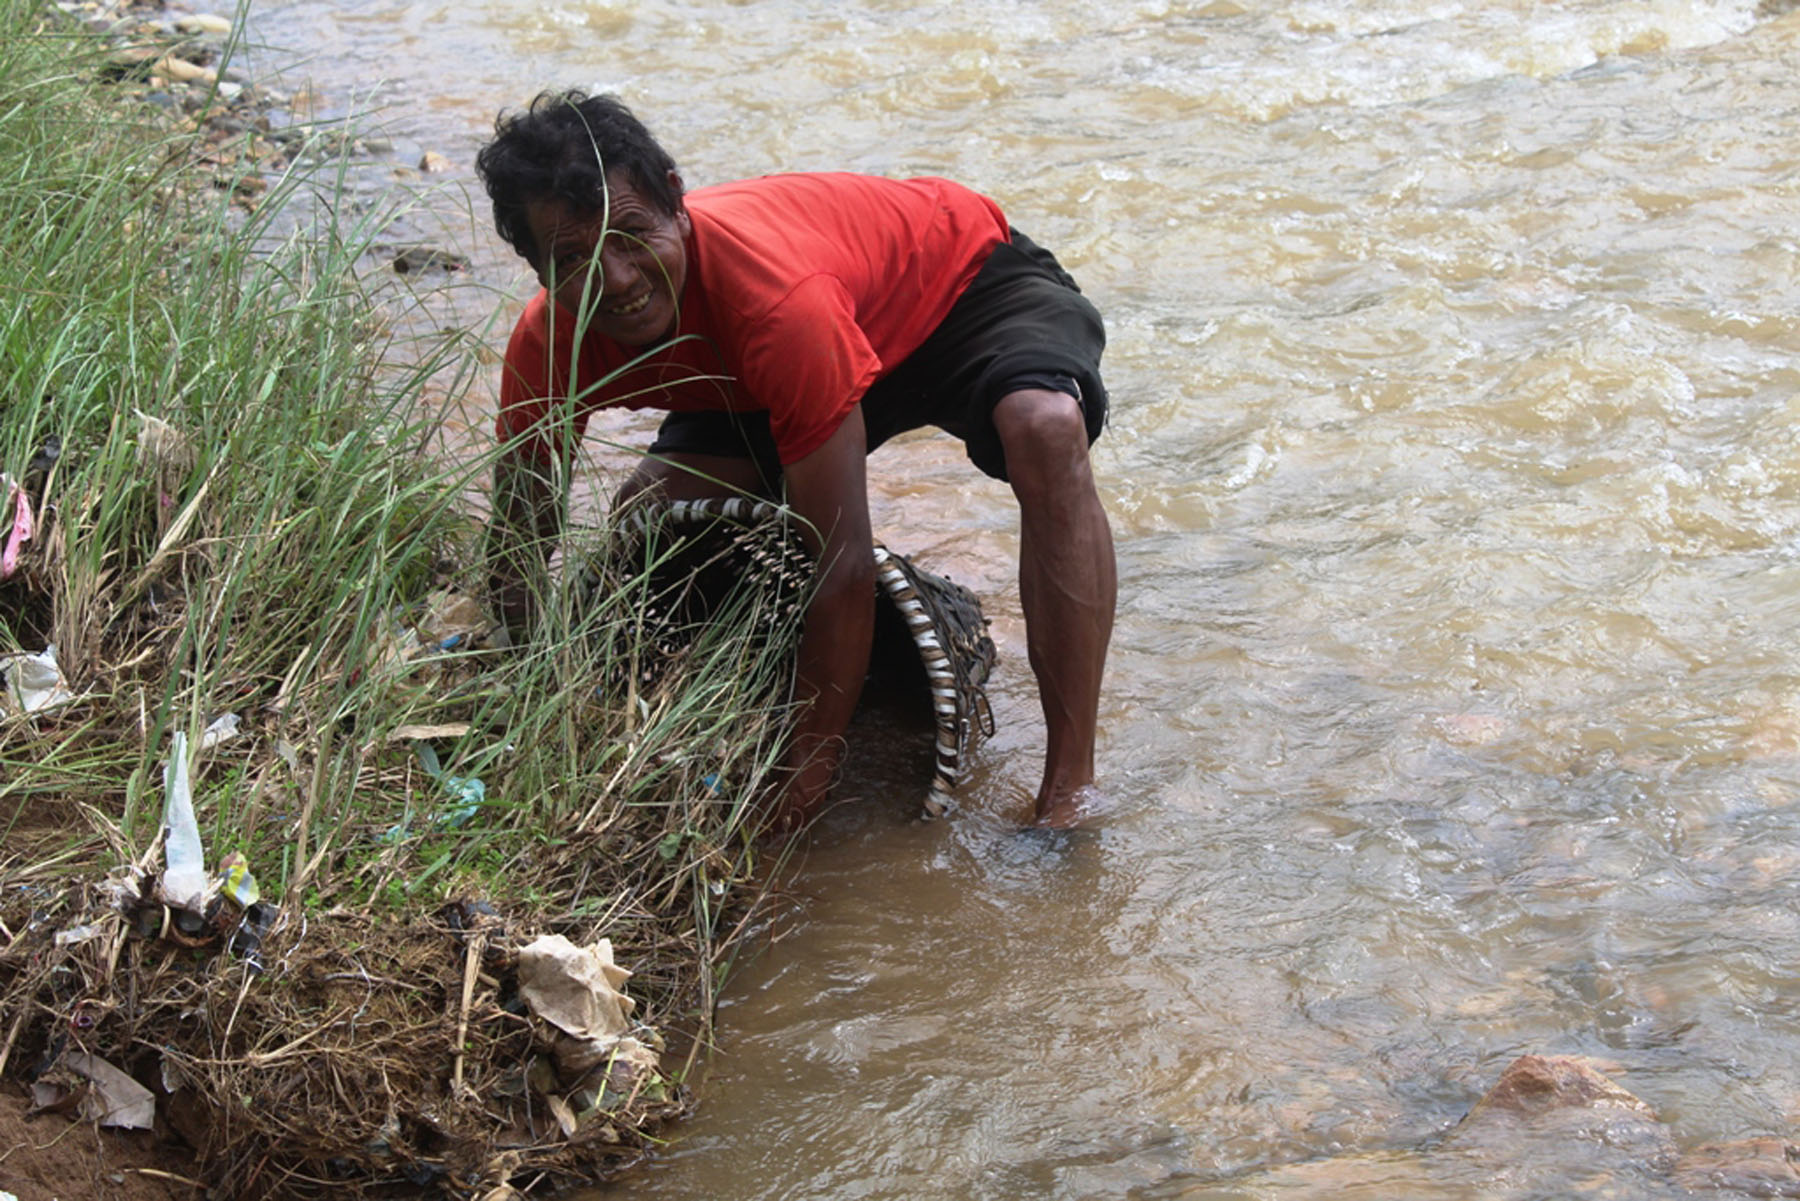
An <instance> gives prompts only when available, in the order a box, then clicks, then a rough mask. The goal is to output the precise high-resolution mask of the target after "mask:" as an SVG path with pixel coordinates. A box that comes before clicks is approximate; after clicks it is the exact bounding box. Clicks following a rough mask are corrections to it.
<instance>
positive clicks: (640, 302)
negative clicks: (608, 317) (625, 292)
mask: <svg viewBox="0 0 1800 1201" xmlns="http://www.w3.org/2000/svg"><path fill="white" fill-rule="evenodd" d="M649 303H650V293H648V292H646V293H644V294H643V295H642V296H640V297H638V298H637V299H636V300H628V301H626V302H625V303H624V304H620V305H614V306H613V307H612V308H609V309H607V310H606V311H607V312H609V313H612V314H614V315H615V316H619V317H623V316H626V315H627V314H630V313H635V312H637V311H638V310H639V309H641V308H643V307H644V306H645V305H647V304H649Z"/></svg>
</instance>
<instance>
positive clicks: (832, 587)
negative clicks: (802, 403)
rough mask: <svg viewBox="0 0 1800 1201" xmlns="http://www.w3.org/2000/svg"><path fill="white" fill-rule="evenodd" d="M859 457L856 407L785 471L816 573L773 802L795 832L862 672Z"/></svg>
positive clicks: (808, 811)
mask: <svg viewBox="0 0 1800 1201" xmlns="http://www.w3.org/2000/svg"><path fill="white" fill-rule="evenodd" d="M867 454H868V434H867V431H866V430H865V428H864V426H863V416H862V407H861V406H860V405H859V406H857V407H856V408H853V409H851V410H850V415H849V416H848V417H846V418H845V419H844V423H843V424H842V425H840V426H838V428H837V432H836V433H834V434H832V435H831V437H830V438H828V439H826V440H825V443H824V444H823V445H822V446H820V447H819V449H817V450H815V451H813V452H812V453H811V454H809V455H807V456H806V457H805V458H804V459H801V460H799V461H798V462H796V463H791V464H789V465H788V466H787V468H786V470H785V475H786V476H787V499H788V504H789V506H790V507H792V508H793V510H794V512H795V513H797V514H799V515H800V516H801V517H803V518H805V519H806V520H807V522H809V523H810V524H811V526H812V529H811V530H810V531H809V532H808V533H807V543H808V549H809V550H812V551H813V552H814V554H815V555H816V557H817V562H818V564H819V574H818V578H817V580H816V581H815V587H814V592H813V598H812V603H811V604H809V605H808V606H807V609H806V628H805V630H804V632H803V633H802V634H801V637H800V654H799V663H798V667H797V671H796V688H795V691H796V694H797V695H796V699H797V700H798V701H799V704H800V713H799V717H798V720H797V721H796V722H795V725H794V733H793V739H792V741H791V742H790V743H789V744H788V752H787V757H786V763H785V767H786V769H787V771H788V772H789V773H790V774H789V777H788V781H787V784H786V787H785V788H783V790H782V793H781V796H780V798H779V800H778V801H777V803H776V816H775V821H776V824H777V826H778V827H780V828H787V829H796V828H798V827H799V826H800V825H803V824H804V823H805V821H806V820H807V818H809V817H810V816H811V815H812V814H813V813H814V811H816V810H817V809H818V807H819V806H820V805H821V804H823V803H824V801H825V796H826V794H827V792H828V791H829V790H830V788H831V783H832V780H833V779H834V778H835V777H836V775H837V769H838V764H839V761H840V760H841V758H842V755H843V743H844V731H845V729H846V728H848V726H849V725H850V717H851V714H853V713H854V712H855V710H856V701H857V698H858V697H859V696H860V695H861V693H862V685H863V677H864V676H865V675H866V674H867V673H868V669H869V644H870V642H871V640H872V639H873V637H874V632H875V557H874V537H873V535H872V534H871V533H870V532H869V496H868V485H867V482H866V478H865V475H864V460H865V458H866V456H867Z"/></svg>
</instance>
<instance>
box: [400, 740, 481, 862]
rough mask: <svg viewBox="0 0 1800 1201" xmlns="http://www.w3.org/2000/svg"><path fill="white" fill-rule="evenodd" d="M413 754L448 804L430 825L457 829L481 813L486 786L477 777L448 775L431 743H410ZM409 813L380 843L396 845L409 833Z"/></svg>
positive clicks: (410, 824) (410, 822)
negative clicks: (447, 800)
mask: <svg viewBox="0 0 1800 1201" xmlns="http://www.w3.org/2000/svg"><path fill="white" fill-rule="evenodd" d="M413 753H414V754H416V755H417V756H418V757H419V766H421V767H423V768H424V769H425V774H426V775H428V776H430V777H431V778H432V779H434V780H436V781H437V782H438V787H439V789H440V790H441V791H442V792H443V794H444V796H445V797H447V798H448V799H449V801H450V802H451V803H450V804H449V805H448V806H447V807H445V808H444V809H443V810H441V811H440V812H439V813H438V815H437V817H435V818H434V819H432V823H431V824H432V825H433V826H435V827H437V828H438V829H440V830H460V829H462V828H463V827H464V826H466V825H468V824H469V819H470V818H472V817H474V816H475V815H476V814H477V813H478V812H480V810H481V806H482V803H483V802H484V801H486V800H487V785H486V784H483V783H482V782H481V779H480V777H478V776H448V775H445V774H444V769H443V766H442V765H441V764H440V763H439V762H438V757H437V752H436V751H434V750H432V749H431V744H430V743H428V742H423V741H416V742H414V743H413ZM412 819H413V815H412V810H410V809H408V810H407V813H406V816H405V817H404V818H402V819H401V820H400V824H399V825H395V826H389V827H388V828H387V830H386V831H385V832H384V833H383V834H382V835H381V841H382V842H398V841H399V840H400V839H402V838H405V837H406V836H407V835H408V834H410V833H411V832H412Z"/></svg>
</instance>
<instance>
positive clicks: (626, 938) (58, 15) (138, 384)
mask: <svg viewBox="0 0 1800 1201" xmlns="http://www.w3.org/2000/svg"><path fill="white" fill-rule="evenodd" d="M203 17H204V15H203V14H189V15H187V16H186V17H176V16H170V15H165V14H160V13H152V14H135V15H134V14H133V13H131V12H130V11H129V10H127V11H124V12H120V11H105V12H102V11H100V10H94V11H89V12H82V13H75V14H71V13H69V12H62V11H50V10H46V9H44V8H43V7H41V6H40V5H38V4H35V3H26V2H23V0H0V77H4V78H5V79H6V80H7V81H8V85H7V86H8V88H9V91H10V92H11V94H12V100H11V101H10V103H9V104H8V106H6V107H5V109H4V111H3V113H0V164H4V165H3V166H0V241H3V243H4V251H5V253H4V254H0V294H3V295H4V296H5V297H6V299H5V301H4V302H0V396H4V397H5V403H6V408H7V415H8V420H7V421H6V423H5V425H4V428H3V429H0V472H3V473H4V475H3V476H0V493H3V494H4V495H3V497H0V499H3V500H4V504H5V514H6V518H7V522H6V531H7V532H6V536H5V557H4V562H3V563H0V572H3V573H4V578H0V623H3V624H0V663H3V664H4V670H5V674H6V687H5V689H4V690H3V692H0V821H4V823H5V825H4V829H5V837H4V843H3V847H4V849H3V851H0V1079H4V1081H5V1084H4V1087H5V1088H6V1089H7V1090H8V1091H9V1093H10V1094H11V1095H13V1096H15V1097H18V1098H21V1099H23V1100H24V1101H26V1102H27V1103H28V1104H29V1106H30V1109H31V1111H32V1112H33V1114H34V1115H35V1116H33V1117H32V1118H31V1119H30V1121H29V1122H27V1123H26V1125H25V1127H24V1130H23V1132H22V1133H23V1137H24V1138H25V1139H28V1140H30V1142H31V1144H32V1145H33V1146H37V1145H43V1146H50V1145H55V1144H59V1143H62V1144H63V1145H74V1144H69V1143H66V1142H65V1140H67V1139H69V1138H71V1137H86V1135H85V1134H82V1135H74V1134H72V1133H71V1123H74V1124H75V1125H82V1124H90V1123H98V1124H99V1125H100V1126H101V1127H118V1128H123V1129H138V1130H143V1131H147V1132H148V1133H147V1134H140V1135H138V1136H137V1137H138V1138H139V1139H141V1140H149V1141H151V1142H152V1143H155V1144H158V1145H160V1146H161V1147H162V1149H163V1150H164V1151H169V1150H170V1149H174V1150H175V1153H177V1154H179V1155H182V1156H184V1157H185V1162H186V1164H187V1165H188V1168H187V1171H186V1172H185V1173H177V1174H185V1175H189V1176H191V1177H192V1178H194V1179H198V1180H202V1181H204V1182H205V1183H206V1184H207V1185H208V1186H209V1187H211V1188H213V1189H214V1190H215V1192H216V1195H227V1196H234V1197H252V1196H304V1195H316V1196H331V1197H344V1196H354V1195H358V1194H360V1193H363V1192H366V1191H369V1190H372V1189H384V1188H392V1187H396V1186H405V1187H410V1188H415V1189H417V1188H425V1189H429V1190H437V1191H441V1192H444V1193H453V1194H456V1195H473V1196H491V1197H503V1196H505V1195H507V1194H508V1192H509V1190H510V1189H511V1188H513V1187H515V1186H517V1187H520V1188H527V1187H530V1186H533V1185H548V1184H556V1183H572V1182H579V1181H586V1180H592V1179H595V1178H597V1177H600V1176H604V1175H605V1174H606V1173H608V1172H611V1171H615V1170H617V1169H618V1168H619V1167H620V1166H622V1165H624V1164H628V1163H630V1162H632V1161H633V1160H635V1159H636V1158H637V1157H639V1156H641V1155H642V1154H643V1153H644V1152H645V1150H646V1148H648V1147H649V1146H651V1145H653V1143H654V1140H655V1139H656V1137H657V1132H658V1130H659V1129H660V1127H661V1125H662V1124H663V1123H664V1122H666V1121H667V1120H668V1119H669V1118H671V1117H673V1116H675V1115H677V1114H679V1113H681V1112H683V1111H684V1110H685V1109H686V1108H687V1107H688V1106H689V1105H690V1104H691V1100H692V1099H691V1097H690V1095H689V1093H688V1092H687V1090H686V1088H685V1080H686V1077H687V1074H688V1072H689V1070H690V1068H691V1066H692V1063H693V1061H694V1057H695V1055H697V1054H698V1053H699V1051H700V1049H702V1048H703V1047H704V1046H705V1044H706V1041H707V1038H708V1035H709V1027H710V1020H711V1013H712V1008H713V990H714V989H715V988H716V986H717V983H718V981H719V979H720V977H721V975H722V973H723V971H724V968H725V965H726V964H727V962H728V961H729V958H730V956H731V954H732V952H733V950H734V948H735V946H736V940H737V939H739V938H740V937H741V935H742V932H743V930H744V929H745V928H746V918H747V916H748V915H749V914H750V913H751V912H752V910H753V908H754V902H755V897H756V892H755V889H756V887H757V886H756V884H755V881H756V880H757V879H758V878H759V870H758V869H759V866H763V865H759V862H758V859H759V851H758V846H757V843H756V841H755V838H754V835H755V832H756V831H755V827H754V822H753V809H752V806H751V805H750V803H749V802H750V799H751V798H753V797H754V796H756V795H757V794H758V792H759V790H760V788H761V784H762V780H763V777H764V775H765V774H766V772H767V771H768V770H769V769H770V766H771V763H772V762H773V759H774V756H775V753H776V741H777V740H776V738H775V735H774V731H775V730H777V729H778V726H777V724H776V721H775V719H776V718H777V717H778V713H777V711H776V708H775V706H774V705H773V704H772V702H771V699H770V698H771V697H772V696H774V695H776V694H777V692H778V689H777V688H776V686H775V683H776V681H778V680H779V678H780V676H781V667H780V664H781V663H782V661H783V657H784V654H785V647H784V646H783V645H782V643H781V639H780V638H776V639H773V640H770V639H766V638H765V639H758V640H754V641H751V640H747V639H746V638H744V637H741V636H738V635H734V634H733V633H731V632H730V630H728V629H723V628H720V629H715V631H714V632H713V634H712V635H711V636H709V637H705V638H702V639H701V640H700V641H697V642H695V643H693V644H692V645H690V646H688V647H687V648H686V649H685V650H684V651H682V652H681V653H680V654H679V655H677V656H675V657H673V658H672V659H670V660H669V661H667V662H663V663H661V664H660V668H661V669H660V670H659V671H658V672H657V673H655V674H654V677H653V678H647V677H646V675H645V673H644V672H643V671H642V670H641V667H642V662H643V661H644V660H646V659H647V658H648V657H649V655H650V654H651V651H650V649H649V643H648V642H647V641H646V639H647V638H648V637H650V636H651V635H650V634H649V633H647V632H646V631H645V630H644V629H643V628H642V622H641V618H640V615H639V613H640V606H639V605H638V601H639V600H641V598H640V597H638V596H636V595H635V594H633V593H632V592H630V591H629V590H628V589H622V590H620V591H619V592H617V593H616V594H615V595H613V596H610V597H608V598H605V599H601V600H593V601H590V602H588V603H585V604H579V605H578V604H577V603H576V600H575V598H574V596H573V591H574V590H573V589H570V590H568V593H566V594H565V593H564V592H562V591H559V592H558V593H557V594H556V595H553V596H550V597H546V598H545V600H546V604H545V606H544V608H545V610H546V612H547V613H548V614H549V616H548V617H547V618H546V621H547V626H546V629H545V636H544V637H543V638H541V639H538V640H536V641H534V643H533V645H532V647H531V648H530V649H516V648H506V647H504V646H502V645H500V643H501V642H503V640H502V639H499V638H497V637H496V636H495V635H494V631H493V626H492V622H491V620H490V618H489V617H488V615H487V613H486V612H485V611H484V609H483V607H482V605H481V603H480V596H481V591H482V587H481V580H480V574H481V573H480V571H479V568H478V565H477V563H476V546H477V542H478V536H479V514H478V513H476V512H473V511H471V509H470V507H469V504H468V501H467V498H468V497H469V496H470V495H476V494H479V493H480V492H481V491H482V490H483V481H484V480H485V478H486V475H487V472H488V470H489V468H490V462H489V460H488V458H487V457H486V456H484V455H482V454H479V453H476V454H473V455H470V454H465V455H464V456H463V457H462V458H460V459H458V460H456V461H450V460H447V459H445V458H442V457H440V456H439V455H438V454H437V453H436V451H435V449H434V448H436V447H437V446H438V445H439V439H438V438H437V437H436V433H437V428H438V424H439V421H440V418H441V415H442V413H443V412H444V411H445V407H446V406H447V405H448V404H449V403H450V402H451V401H452V400H454V398H455V397H454V395H452V396H451V397H450V398H449V399H446V396H445V389H446V384H445V380H446V379H448V380H451V381H453V382H452V384H451V385H450V386H449V390H450V391H451V393H454V392H455V383H454V381H457V380H460V379H462V378H464V377H463V376H462V375H461V372H462V370H463V369H464V368H465V367H466V365H467V364H469V363H471V362H473V358H474V356H472V355H471V354H470V353H469V339H468V338H467V337H466V335H464V334H462V333H461V332H460V331H456V330H450V331H433V333H432V334H431V335H429V336H419V335H413V334H406V335H400V334H396V333H395V332H394V331H395V330H396V329H399V328H402V326H403V323H398V322H395V321H393V320H391V319H390V318H391V314H390V313H389V312H387V311H386V310H385V309H384V307H383V304H382V302H381V300H380V298H379V289H378V288H377V287H376V286H375V285H376V282H377V277H376V276H372V275H371V274H370V264H371V263H374V264H375V265H376V266H375V270H376V271H378V272H387V271H391V270H393V269H394V268H393V266H392V256H389V255H385V254H377V253H375V250H376V248H377V247H379V246H380V245H381V240H382V239H383V237H384V236H385V232H384V231H385V230H386V229H387V228H388V224H389V223H388V222H387V221H386V220H385V219H384V213H383V212H382V211H370V210H369V209H368V208H367V207H366V206H363V205H351V204H336V203H334V198H339V197H341V196H342V189H343V188H344V186H345V180H346V178H347V171H348V168H347V163H348V162H349V161H350V159H351V157H354V156H357V155H366V154H367V153H369V150H370V148H369V147H368V146H367V145H366V144H364V143H361V142H359V141H358V139H356V138H355V137H354V136H353V135H347V132H346V130H345V129H343V128H341V127H338V128H323V129H316V128H310V127H308V126H306V125H305V124H304V123H303V122H298V121H292V120H290V119H289V116H290V115H289V114H284V113H282V111H281V110H280V109H279V105H278V98H276V97H271V96H268V95H266V94H264V93H262V92H260V91H259V90H258V89H257V88H256V87H255V86H254V85H253V84H251V83H250V82H249V81H246V80H242V79H240V78H234V75H233V72H232V69H231V66H230V61H231V60H230V54H231V50H232V36H231V34H230V33H229V31H228V30H227V29H225V28H222V27H221V26H220V24H219V22H218V21H217V20H216V19H212V18H206V19H201V18H203ZM177 64H181V65H177ZM611 544H612V535H611V533H610V531H608V530H606V529H589V530H583V531H578V532H577V533H576V534H575V535H574V537H573V540H572V545H571V548H570V550H569V552H568V553H569V554H570V555H571V556H586V555H589V554H592V553H593V552H595V551H596V550H597V549H599V548H601V547H603V546H609V545H611ZM745 603H755V601H754V598H750V599H749V600H747V601H746V602H745ZM746 624H748V623H746ZM732 628H733V629H736V628H743V627H732ZM100 1137H101V1138H102V1140H104V1139H107V1138H110V1137H113V1136H112V1134H111V1133H110V1132H109V1131H108V1130H104V1129H103V1130H102V1131H101V1132H100ZM92 1169H93V1171H92V1177H91V1184H92V1195H95V1196H111V1195H121V1196H128V1195H132V1194H130V1193H127V1192H122V1191H120V1190H122V1189H124V1188H125V1187H126V1184H125V1182H124V1180H123V1179H122V1178H121V1179H115V1177H119V1176H120V1174H119V1173H118V1172H115V1171H113V1170H111V1169H110V1168H108V1167H107V1165H106V1164H105V1162H104V1159H97V1160H96V1161H95V1162H94V1163H93V1165H92ZM140 1175H141V1174H140ZM154 1178H155V1179H163V1178H162V1177H154ZM41 1183H42V1182H38V1185H39V1186H41ZM165 1183H168V1182H167V1181H165ZM34 1187H36V1186H34ZM58 1187H68V1186H67V1185H59V1186H58ZM12 1188H14V1185H13V1182H12V1181H11V1178H10V1177H9V1175H8V1168H7V1164H6V1161H5V1160H0V1189H12ZM15 1191H19V1192H20V1195H29V1190H28V1189H26V1188H24V1187H23V1186H21V1187H20V1188H19V1189H16V1190H15Z"/></svg>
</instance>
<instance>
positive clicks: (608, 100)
mask: <svg viewBox="0 0 1800 1201" xmlns="http://www.w3.org/2000/svg"><path fill="white" fill-rule="evenodd" d="M475 169H476V170H477V171H479V172H480V173H481V181H482V183H483V184H484V185H486V187H487V194H488V199H490V200H492V201H493V202H494V228H495V229H496V230H498V231H499V232H500V236H501V237H503V238H505V239H506V240H507V242H508V243H509V244H510V245H511V246H512V248H513V249H514V250H516V251H518V252H519V253H520V254H521V255H523V256H524V257H525V260H526V261H527V262H529V263H532V264H534V265H535V264H536V263H537V261H538V260H537V255H538V246H537V241H536V240H535V239H534V238H533V237H532V236H531V226H530V224H529V223H528V222H527V221H526V219H525V206H526V204H528V203H529V202H531V201H533V200H544V199H549V198H552V197H554V198H556V199H559V200H566V201H568V202H569V203H570V204H571V205H573V206H575V208H576V209H577V210H579V211H580V212H583V213H596V212H599V211H600V210H601V209H602V208H603V207H605V204H606V173H607V172H608V171H611V170H614V169H622V170H624V171H625V173H626V175H627V176H628V177H629V178H630V180H631V183H632V186H633V187H634V188H636V189H637V191H638V193H639V195H641V196H643V197H644V199H646V200H648V201H649V202H650V203H651V204H653V205H655V206H656V207H657V208H659V209H661V210H662V211H663V212H664V213H665V214H666V215H668V216H670V217H674V216H676V215H678V214H679V213H680V212H681V178H680V176H679V175H673V174H672V173H673V172H674V171H675V160H674V159H672V158H670V157H669V153H668V151H666V150H664V149H663V148H662V146H661V145H659V144H658V143H657V141H656V139H655V138H653V137H651V136H650V131H649V130H648V129H646V128H644V124H643V122H641V121H639V120H638V119H637V118H636V117H635V116H633V115H632V112H631V110H630V109H628V108H626V107H625V106H624V104H622V103H620V101H619V98H618V97H617V96H604V95H603V96H590V95H588V94H587V93H586V92H583V91H581V90H579V89H571V90H569V91H566V92H540V93H539V94H538V96H537V98H536V99H535V100H533V101H532V102H531V105H530V107H529V108H527V109H526V110H525V111H524V112H522V113H504V112H503V113H501V114H500V116H499V118H498V119H497V120H496V121H495V122H494V140H493V141H491V142H489V143H488V144H487V145H485V146H483V147H482V148H481V153H479V154H478V155H476V156H475Z"/></svg>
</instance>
